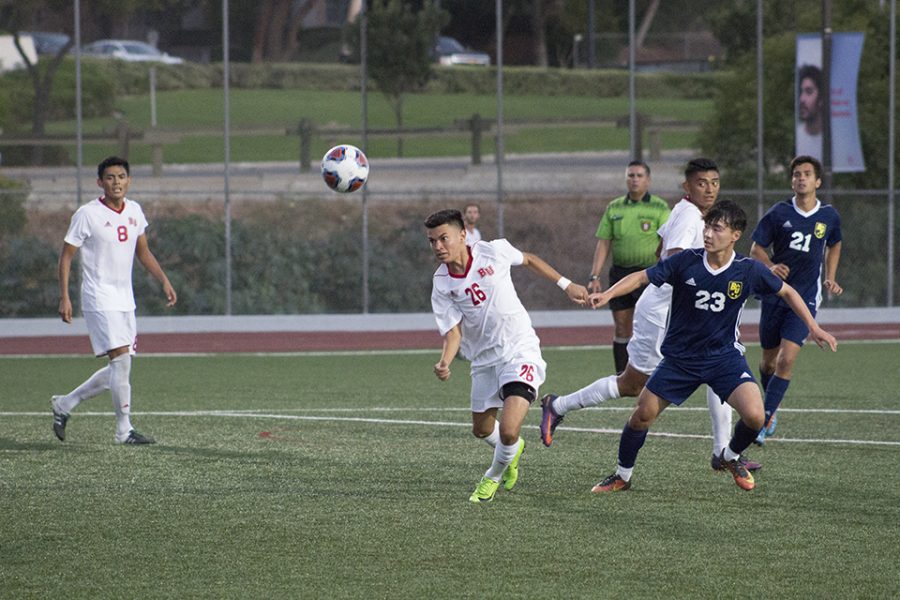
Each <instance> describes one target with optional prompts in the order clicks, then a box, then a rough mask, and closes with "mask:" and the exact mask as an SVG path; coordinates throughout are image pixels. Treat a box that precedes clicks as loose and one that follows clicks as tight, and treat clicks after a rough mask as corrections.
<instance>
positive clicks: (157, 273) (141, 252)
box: [134, 234, 178, 306]
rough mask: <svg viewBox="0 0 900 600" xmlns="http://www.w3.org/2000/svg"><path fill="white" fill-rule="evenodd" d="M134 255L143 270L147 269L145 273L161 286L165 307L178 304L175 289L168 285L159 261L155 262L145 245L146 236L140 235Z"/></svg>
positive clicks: (148, 247) (147, 246)
mask: <svg viewBox="0 0 900 600" xmlns="http://www.w3.org/2000/svg"><path fill="white" fill-rule="evenodd" d="M134 253H135V255H136V256H137V258H138V260H139V261H141V264H142V265H144V268H145V269H147V272H149V273H150V274H151V275H153V276H154V277H155V278H156V280H157V281H159V282H160V283H161V284H162V286H163V293H164V294H165V295H166V299H167V300H168V301H169V302H168V303H167V304H166V306H175V303H176V302H178V294H176V293H175V288H173V287H172V284H171V283H169V278H168V277H166V272H165V271H163V268H162V267H161V266H159V261H158V260H156V257H155V256H153V253H152V252H150V246H149V245H148V244H147V236H146V235H144V234H142V235H141V236H140V237H138V240H137V245H136V246H135V249H134Z"/></svg>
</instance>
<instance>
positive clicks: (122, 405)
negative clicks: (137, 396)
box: [109, 352, 131, 442]
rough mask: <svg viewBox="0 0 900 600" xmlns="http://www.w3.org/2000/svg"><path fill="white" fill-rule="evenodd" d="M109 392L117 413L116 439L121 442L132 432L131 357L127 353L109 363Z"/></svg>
mask: <svg viewBox="0 0 900 600" xmlns="http://www.w3.org/2000/svg"><path fill="white" fill-rule="evenodd" d="M109 371H110V377H109V391H110V393H111V394H112V401H113V409H114V410H115V411H116V439H117V440H119V441H120V442H121V441H123V440H124V439H125V438H127V437H128V432H129V431H131V381H130V380H131V355H130V354H128V353H127V352H126V353H125V354H120V355H119V356H117V357H115V358H114V359H112V360H111V361H109Z"/></svg>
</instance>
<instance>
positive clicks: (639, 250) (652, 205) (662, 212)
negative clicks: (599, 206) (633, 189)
mask: <svg viewBox="0 0 900 600" xmlns="http://www.w3.org/2000/svg"><path fill="white" fill-rule="evenodd" d="M670 212H671V211H670V210H669V205H668V203H667V202H666V201H665V200H663V199H662V198H660V197H659V196H654V195H652V194H649V193H648V194H645V195H644V197H643V198H642V199H640V200H632V199H631V198H629V197H628V194H626V195H624V196H620V197H618V198H616V199H615V200H613V201H612V202H610V203H609V206H607V207H606V212H604V213H603V217H602V218H601V219H600V225H599V226H598V227H597V237H598V238H600V239H604V240H610V241H611V242H612V244H611V245H612V262H613V264H614V265H616V266H617V267H650V266H653V265H654V264H656V261H657V258H656V248H657V246H658V245H659V236H658V235H657V233H656V230H657V229H659V227H660V226H661V225H662V224H663V223H665V222H666V221H667V220H668V218H669V213H670Z"/></svg>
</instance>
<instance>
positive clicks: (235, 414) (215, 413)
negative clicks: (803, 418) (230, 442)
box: [0, 409, 900, 447]
mask: <svg viewBox="0 0 900 600" xmlns="http://www.w3.org/2000/svg"><path fill="white" fill-rule="evenodd" d="M795 410H802V409H795ZM77 414H78V416H80V417H81V416H87V417H101V416H102V417H111V416H113V413H109V412H79V413H77ZM134 414H135V416H140V415H147V416H156V417H231V418H242V419H247V418H250V419H274V420H284V421H331V422H345V423H375V424H379V425H426V426H431V427H471V424H470V423H468V422H465V423H463V422H457V421H425V420H419V419H371V418H365V417H335V416H313V415H285V414H277V413H258V412H245V411H225V410H212V411H147V412H141V413H134ZM15 416H28V417H48V416H49V413H48V412H46V411H44V412H0V417H15ZM524 429H532V430H534V429H538V427H537V426H536V425H525V426H524ZM559 430H560V431H577V432H580V433H604V434H612V435H619V434H620V433H622V430H621V429H609V428H594V427H561V428H560V429H559ZM649 435H651V436H654V437H667V438H679V439H695V440H709V439H712V436H709V435H702V434H690V433H669V432H661V431H651V432H650V434H649ZM770 441H771V442H786V443H796V444H849V445H856V446H896V447H900V441H897V442H893V441H888V440H839V439H801V438H781V437H778V438H771V439H768V440H766V443H769V442H770Z"/></svg>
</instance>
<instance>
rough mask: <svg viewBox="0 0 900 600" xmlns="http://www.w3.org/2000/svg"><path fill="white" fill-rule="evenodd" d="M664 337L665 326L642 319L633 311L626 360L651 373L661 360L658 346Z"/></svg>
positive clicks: (641, 370) (642, 370)
mask: <svg viewBox="0 0 900 600" xmlns="http://www.w3.org/2000/svg"><path fill="white" fill-rule="evenodd" d="M665 337H666V328H665V327H661V326H659V325H657V324H656V323H652V322H650V321H648V320H647V319H642V318H640V316H639V313H638V312H635V313H634V324H633V327H632V334H631V339H630V340H629V341H628V362H630V363H631V366H632V367H634V368H635V369H637V370H638V371H640V372H641V373H644V374H646V375H650V374H652V373H653V371H654V370H655V369H656V366H657V365H658V364H659V361H661V360H662V353H661V352H660V351H659V347H660V346H661V345H662V342H663V339H664V338H665Z"/></svg>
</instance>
